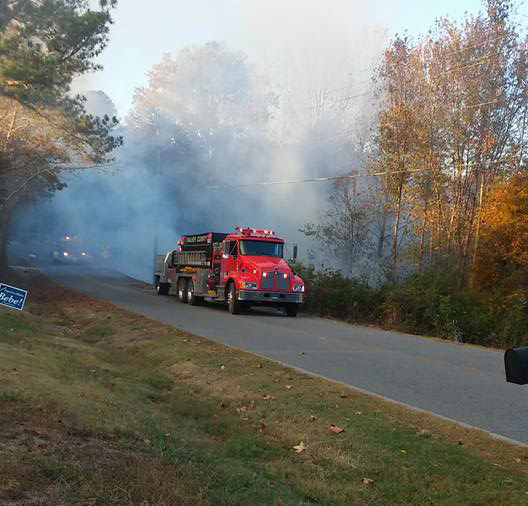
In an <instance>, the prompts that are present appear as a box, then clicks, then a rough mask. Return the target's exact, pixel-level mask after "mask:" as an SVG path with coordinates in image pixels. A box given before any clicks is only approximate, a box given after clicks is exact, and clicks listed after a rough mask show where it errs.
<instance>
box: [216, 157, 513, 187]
mask: <svg viewBox="0 0 528 506" xmlns="http://www.w3.org/2000/svg"><path fill="white" fill-rule="evenodd" d="M495 163H506V162H505V161H504V160H495V161H489V162H469V163H464V164H459V163H456V162H455V164H454V165H455V167H456V168H458V169H460V168H463V167H477V166H480V165H489V164H495ZM429 170H431V169H430V168H428V167H424V168H421V169H407V170H395V171H386V172H371V173H370V174H342V175H340V176H327V177H312V178H304V179H289V180H283V181H257V182H254V183H243V184H235V185H230V184H226V185H213V186H206V188H207V189H210V190H216V189H220V188H246V187H251V186H274V185H287V184H299V183H320V182H325V181H337V180H339V179H358V178H361V177H380V176H392V175H396V174H412V173H416V172H426V171H429Z"/></svg>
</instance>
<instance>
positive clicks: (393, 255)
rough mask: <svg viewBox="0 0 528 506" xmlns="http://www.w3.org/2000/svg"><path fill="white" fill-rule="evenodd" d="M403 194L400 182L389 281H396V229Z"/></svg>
mask: <svg viewBox="0 0 528 506" xmlns="http://www.w3.org/2000/svg"><path fill="white" fill-rule="evenodd" d="M402 194H403V183H401V182H400V185H399V188H398V205H397V208H396V219H395V220H394V229H393V233H392V265H391V281H392V282H394V281H396V265H397V263H398V231H399V229H400V218H401V203H402Z"/></svg>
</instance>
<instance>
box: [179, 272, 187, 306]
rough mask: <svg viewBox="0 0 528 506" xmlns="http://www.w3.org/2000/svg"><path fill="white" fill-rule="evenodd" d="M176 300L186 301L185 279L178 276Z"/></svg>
mask: <svg viewBox="0 0 528 506" xmlns="http://www.w3.org/2000/svg"><path fill="white" fill-rule="evenodd" d="M178 300H179V301H180V302H183V303H184V304H185V302H187V279H186V278H180V279H179V280H178Z"/></svg>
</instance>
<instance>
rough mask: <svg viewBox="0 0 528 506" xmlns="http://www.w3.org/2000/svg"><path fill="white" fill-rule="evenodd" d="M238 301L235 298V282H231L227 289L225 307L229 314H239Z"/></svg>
mask: <svg viewBox="0 0 528 506" xmlns="http://www.w3.org/2000/svg"><path fill="white" fill-rule="evenodd" d="M240 306H241V304H240V301H239V300H238V298H237V290H236V286H235V283H233V282H231V283H230V284H229V288H228V291H227V307H228V309H229V312H230V313H231V314H240V309H241V307H240Z"/></svg>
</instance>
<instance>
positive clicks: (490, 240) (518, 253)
mask: <svg viewBox="0 0 528 506" xmlns="http://www.w3.org/2000/svg"><path fill="white" fill-rule="evenodd" d="M479 250H480V251H479V255H478V257H477V258H478V261H477V264H476V266H475V267H476V269H475V271H474V273H473V279H474V282H475V286H477V287H481V288H484V287H490V286H493V285H496V284H497V283H500V282H503V281H504V280H505V279H506V278H507V277H509V276H511V275H512V274H514V273H517V274H520V275H521V278H522V279H526V278H528V174H519V175H515V176H513V177H512V178H511V179H510V180H508V181H506V182H503V183H500V184H497V185H496V186H494V187H493V188H492V189H491V191H490V193H489V195H488V198H487V204H486V205H485V207H484V209H483V211H482V228H481V243H480V247H479Z"/></svg>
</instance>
